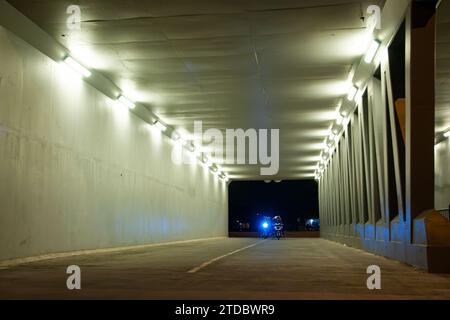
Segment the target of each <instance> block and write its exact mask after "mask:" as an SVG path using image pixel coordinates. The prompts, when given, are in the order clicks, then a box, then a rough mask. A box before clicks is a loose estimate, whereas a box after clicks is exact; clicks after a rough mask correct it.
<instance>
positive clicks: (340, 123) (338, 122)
mask: <svg viewBox="0 0 450 320" xmlns="http://www.w3.org/2000/svg"><path fill="white" fill-rule="evenodd" d="M344 119H345V118H344V117H343V116H342V114H340V113H338V116H337V118H336V123H337V124H338V126H340V125H342V123H343V122H344Z"/></svg>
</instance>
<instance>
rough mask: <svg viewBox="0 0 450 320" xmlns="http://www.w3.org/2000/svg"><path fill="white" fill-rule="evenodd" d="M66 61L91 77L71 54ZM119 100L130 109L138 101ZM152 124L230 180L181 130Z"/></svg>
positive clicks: (217, 173)
mask: <svg viewBox="0 0 450 320" xmlns="http://www.w3.org/2000/svg"><path fill="white" fill-rule="evenodd" d="M64 63H65V64H66V65H67V66H69V67H70V68H71V69H72V70H74V71H75V72H77V73H78V74H79V75H81V76H82V77H84V78H89V77H90V76H91V75H92V73H91V71H90V70H89V69H87V68H85V67H84V66H83V65H81V64H80V63H78V62H77V61H76V60H75V59H73V58H72V57H71V56H67V57H66V58H65V59H64ZM117 101H119V102H120V103H121V104H122V105H124V106H125V107H127V108H128V109H130V110H132V109H134V108H135V107H136V103H135V102H133V101H131V100H130V99H128V98H127V97H126V96H124V95H123V94H120V95H119V96H118V97H117ZM152 126H153V127H155V128H157V129H158V130H160V131H161V132H162V133H170V132H171V135H170V137H171V139H172V140H173V141H175V142H176V143H178V144H180V145H181V146H182V147H184V148H185V149H186V150H188V151H189V152H191V153H192V154H193V155H194V156H195V157H196V158H197V159H198V161H199V163H200V164H202V165H203V166H205V167H208V168H209V169H210V171H211V172H212V173H213V174H215V175H216V176H217V177H219V178H220V179H222V180H223V181H225V182H227V181H229V178H228V175H227V174H226V173H225V172H224V171H223V170H221V169H220V168H219V166H218V165H217V164H215V163H213V162H212V161H211V160H210V159H209V157H208V156H207V155H206V154H204V153H202V152H201V151H200V150H199V148H198V147H197V146H196V145H195V144H194V143H193V142H192V141H188V140H186V139H185V138H184V137H183V136H182V134H181V133H180V132H178V131H176V130H175V129H173V128H170V127H169V126H168V125H166V124H164V122H162V121H161V120H160V119H158V120H155V121H154V122H153V124H152Z"/></svg>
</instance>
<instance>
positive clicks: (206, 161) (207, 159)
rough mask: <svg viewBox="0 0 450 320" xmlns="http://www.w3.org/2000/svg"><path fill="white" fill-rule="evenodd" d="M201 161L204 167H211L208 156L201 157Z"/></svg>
mask: <svg viewBox="0 0 450 320" xmlns="http://www.w3.org/2000/svg"><path fill="white" fill-rule="evenodd" d="M201 161H202V163H203V164H204V165H209V158H208V156H207V155H203V156H202V157H201Z"/></svg>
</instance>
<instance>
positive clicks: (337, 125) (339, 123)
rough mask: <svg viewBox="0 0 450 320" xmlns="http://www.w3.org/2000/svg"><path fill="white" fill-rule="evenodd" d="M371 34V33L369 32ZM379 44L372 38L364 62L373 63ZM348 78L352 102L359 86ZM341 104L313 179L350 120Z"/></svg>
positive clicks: (325, 162)
mask: <svg viewBox="0 0 450 320" xmlns="http://www.w3.org/2000/svg"><path fill="white" fill-rule="evenodd" d="M371 35H372V33H371ZM380 46H381V43H380V42H379V41H378V40H376V39H372V41H371V43H370V45H369V47H368V49H367V51H366V54H365V56H364V62H365V63H367V64H371V63H373V61H374V58H375V56H376V54H377V52H378V50H379V49H380ZM349 79H350V85H349V90H348V94H347V100H348V101H349V102H350V103H354V102H355V99H356V96H357V94H358V91H359V89H360V88H358V87H357V86H356V85H355V84H354V83H353V76H350V77H349ZM341 106H342V103H341V104H340V105H339V107H338V111H337V116H336V119H335V120H334V122H333V124H332V125H331V128H330V133H329V135H328V136H327V138H326V139H325V143H324V146H325V147H324V149H323V151H322V152H321V156H320V160H319V163H318V164H317V169H316V171H315V179H316V180H317V181H319V180H320V179H321V178H322V175H323V173H324V171H325V169H326V167H327V165H328V163H329V162H330V160H331V156H332V154H333V152H334V150H335V149H336V147H337V145H338V144H339V140H340V137H341V135H342V133H343V131H344V130H345V128H346V127H347V125H348V124H349V122H350V116H351V113H350V112H348V111H344V110H341Z"/></svg>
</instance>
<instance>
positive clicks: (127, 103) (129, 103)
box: [117, 95, 136, 109]
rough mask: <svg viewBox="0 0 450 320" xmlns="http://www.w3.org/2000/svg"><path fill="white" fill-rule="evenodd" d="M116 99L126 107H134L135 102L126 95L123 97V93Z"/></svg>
mask: <svg viewBox="0 0 450 320" xmlns="http://www.w3.org/2000/svg"><path fill="white" fill-rule="evenodd" d="M117 100H119V102H120V103H121V104H123V105H124V106H125V107H127V108H128V109H134V108H135V107H136V104H135V103H134V102H133V101H131V100H130V99H128V98H127V97H125V96H123V95H120V96H119V98H118V99H117Z"/></svg>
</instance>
